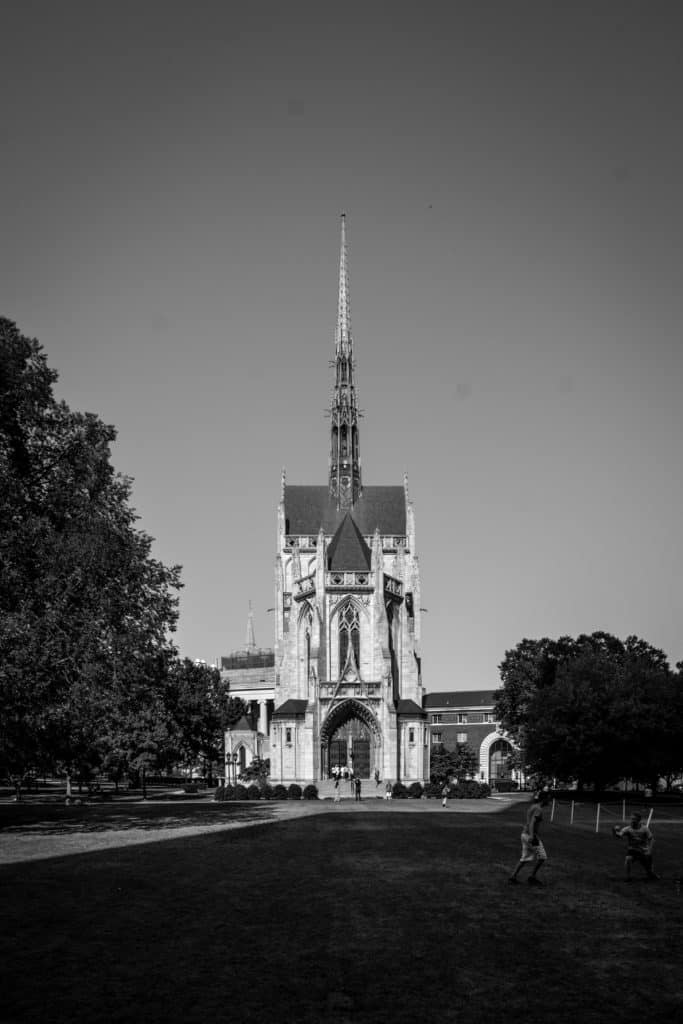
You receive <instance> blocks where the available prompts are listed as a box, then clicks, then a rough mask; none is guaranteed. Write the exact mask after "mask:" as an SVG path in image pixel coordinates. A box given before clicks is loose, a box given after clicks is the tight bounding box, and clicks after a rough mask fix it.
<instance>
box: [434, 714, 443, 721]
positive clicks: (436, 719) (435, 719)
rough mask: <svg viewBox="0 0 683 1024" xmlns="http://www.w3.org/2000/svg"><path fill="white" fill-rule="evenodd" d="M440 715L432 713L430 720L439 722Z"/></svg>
mask: <svg viewBox="0 0 683 1024" xmlns="http://www.w3.org/2000/svg"><path fill="white" fill-rule="evenodd" d="M440 721H441V715H432V722H440Z"/></svg>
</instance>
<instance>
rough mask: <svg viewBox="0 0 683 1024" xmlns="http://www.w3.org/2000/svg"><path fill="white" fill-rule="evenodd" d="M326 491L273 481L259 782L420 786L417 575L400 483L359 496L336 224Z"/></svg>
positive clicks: (345, 283)
mask: <svg viewBox="0 0 683 1024" xmlns="http://www.w3.org/2000/svg"><path fill="white" fill-rule="evenodd" d="M333 366H334V375H335V376H334V394H333V401H332V407H331V409H330V465H329V475H328V482H327V484H326V485H325V484H323V485H318V484H311V485H308V484H303V485H301V484H299V485H296V484H295V485H291V484H288V483H287V482H286V478H285V473H284V471H283V474H282V486H281V493H280V504H279V509H278V524H277V544H278V550H277V556H276V563H275V614H276V626H275V694H274V697H275V700H274V704H275V710H274V713H273V717H272V722H271V727H270V737H269V739H270V761H271V779H272V781H274V782H280V781H282V782H292V781H297V782H305V781H315V782H318V781H320V780H323V779H326V778H328V777H329V776H330V773H331V770H332V768H333V767H335V766H336V765H339V766H340V767H342V768H343V767H347V768H349V769H350V770H351V769H352V770H353V772H354V773H355V774H356V775H358V776H360V777H361V778H372V777H373V775H374V774H375V772H378V773H379V775H380V777H381V778H382V779H391V780H397V779H400V780H401V781H402V782H412V781H425V780H426V779H427V778H428V775H429V731H428V728H427V723H426V716H425V713H424V712H423V710H422V697H423V686H422V677H421V649H420V572H419V566H418V560H417V555H416V552H415V519H414V514H413V506H412V502H411V500H410V498H409V495H408V482H407V478H404V481H403V484H402V485H398V486H391V485H390V486H381V485H380V486H364V485H363V483H362V479H361V459H360V437H359V429H358V419H359V412H358V407H357V401H356V387H355V362H354V353H353V339H352V334H351V316H350V298H349V272H348V254H347V246H346V218H345V216H344V215H343V214H342V220H341V252H340V259H339V294H338V304H337V325H336V331H335V353H334V361H333Z"/></svg>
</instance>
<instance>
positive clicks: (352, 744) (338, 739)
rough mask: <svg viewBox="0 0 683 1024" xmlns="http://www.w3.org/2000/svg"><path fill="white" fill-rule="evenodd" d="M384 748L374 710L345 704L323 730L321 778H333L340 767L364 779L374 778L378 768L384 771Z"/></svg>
mask: <svg viewBox="0 0 683 1024" xmlns="http://www.w3.org/2000/svg"><path fill="white" fill-rule="evenodd" d="M381 746H382V741H381V734H380V730H379V723H378V722H377V719H376V718H375V716H374V715H373V713H372V711H370V710H369V708H367V707H365V705H363V704H360V703H359V702H358V701H354V700H348V701H344V702H343V703H342V704H340V705H338V706H337V707H336V708H335V709H334V710H333V711H332V712H331V713H330V714H329V715H328V716H327V718H326V719H325V722H324V724H323V727H322V729H321V733H320V747H321V750H320V753H321V758H320V761H321V766H322V777H323V778H324V779H326V778H330V776H331V775H332V769H333V768H334V767H335V766H336V765H338V766H339V767H340V768H342V769H343V768H348V770H349V771H351V770H353V773H354V775H357V776H358V777H359V778H361V779H370V778H372V776H373V774H374V771H375V769H376V768H379V769H381Z"/></svg>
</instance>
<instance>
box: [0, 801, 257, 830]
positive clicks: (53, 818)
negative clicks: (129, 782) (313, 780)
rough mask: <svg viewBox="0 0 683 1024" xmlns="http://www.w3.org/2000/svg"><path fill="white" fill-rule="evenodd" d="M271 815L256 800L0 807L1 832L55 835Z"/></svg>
mask: <svg viewBox="0 0 683 1024" xmlns="http://www.w3.org/2000/svg"><path fill="white" fill-rule="evenodd" d="M274 818H275V812H274V810H273V809H272V808H271V807H269V806H268V805H267V804H261V803H256V802H255V801H254V803H250V804H245V803H236V804H234V805H231V804H224V803H222V804H211V803H198V804H197V803H188V804H186V805H180V804H177V803H176V804H171V805H169V804H168V803H164V804H161V805H158V804H147V803H142V802H141V803H139V804H130V803H125V804H120V805H116V804H107V805H82V806H70V807H67V806H60V805H52V806H49V805H48V806H40V805H38V804H25V805H22V804H16V805H7V806H3V807H0V834H6V835H15V836H16V835H24V836H31V835H36V836H38V835H41V836H58V835H72V834H75V833H85V834H88V833H95V832H122V831H127V830H129V829H142V830H149V831H151V830H158V829H164V830H172V829H177V828H186V827H188V826H200V827H203V826H207V825H222V824H230V823H247V822H255V821H270V820H273V819H274Z"/></svg>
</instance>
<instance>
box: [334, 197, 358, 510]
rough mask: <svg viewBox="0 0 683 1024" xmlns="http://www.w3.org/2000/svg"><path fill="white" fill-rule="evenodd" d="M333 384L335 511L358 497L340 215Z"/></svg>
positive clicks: (353, 390) (345, 266)
mask: <svg viewBox="0 0 683 1024" xmlns="http://www.w3.org/2000/svg"><path fill="white" fill-rule="evenodd" d="M334 367H335V381H334V396H333V399H332V408H331V410H330V419H331V421H332V423H331V427H332V437H331V447H330V495H331V497H332V498H333V499H334V500H335V502H336V504H337V508H338V509H344V510H346V511H348V510H350V509H352V508H353V506H354V505H355V504H356V502H357V501H358V498H359V497H360V495H361V489H362V488H361V477H360V443H359V438H358V416H359V413H358V408H357V406H356V388H355V385H354V381H353V376H354V361H353V339H352V337H351V307H350V302H349V269H348V261H347V252H346V214H345V213H342V215H341V249H340V255H339V297H338V302H337V328H336V331H335V361H334Z"/></svg>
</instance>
